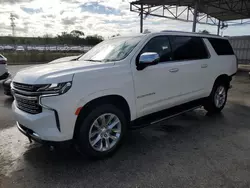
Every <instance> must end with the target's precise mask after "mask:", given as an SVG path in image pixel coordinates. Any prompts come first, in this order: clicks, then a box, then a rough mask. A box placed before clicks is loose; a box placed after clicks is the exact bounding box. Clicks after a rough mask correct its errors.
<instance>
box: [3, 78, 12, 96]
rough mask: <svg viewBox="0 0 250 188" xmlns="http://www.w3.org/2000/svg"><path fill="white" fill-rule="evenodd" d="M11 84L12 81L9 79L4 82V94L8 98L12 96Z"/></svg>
mask: <svg viewBox="0 0 250 188" xmlns="http://www.w3.org/2000/svg"><path fill="white" fill-rule="evenodd" d="M10 83H11V80H9V79H7V80H5V81H3V90H4V94H5V95H8V96H12V93H11V87H10Z"/></svg>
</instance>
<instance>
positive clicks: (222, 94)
mask: <svg viewBox="0 0 250 188" xmlns="http://www.w3.org/2000/svg"><path fill="white" fill-rule="evenodd" d="M225 102H226V89H225V87H224V86H219V87H218V88H217V90H216V92H215V96H214V103H215V106H216V107H217V108H221V107H222V106H223V105H224V103H225Z"/></svg>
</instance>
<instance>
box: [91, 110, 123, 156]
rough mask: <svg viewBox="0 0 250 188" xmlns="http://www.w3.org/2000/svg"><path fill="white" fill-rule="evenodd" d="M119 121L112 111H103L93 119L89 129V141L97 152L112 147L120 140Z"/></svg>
mask: <svg viewBox="0 0 250 188" xmlns="http://www.w3.org/2000/svg"><path fill="white" fill-rule="evenodd" d="M120 135H121V121H120V119H119V118H118V117H117V116H116V115H115V114H112V113H105V114H102V115H100V116H99V117H98V118H96V119H95V121H94V122H93V124H92V125H91V127H90V130H89V143H90V145H91V147H92V148H93V149H94V150H96V151H99V152H103V151H108V150H110V149H112V148H113V147H114V146H115V145H116V144H117V143H118V141H119V140H120Z"/></svg>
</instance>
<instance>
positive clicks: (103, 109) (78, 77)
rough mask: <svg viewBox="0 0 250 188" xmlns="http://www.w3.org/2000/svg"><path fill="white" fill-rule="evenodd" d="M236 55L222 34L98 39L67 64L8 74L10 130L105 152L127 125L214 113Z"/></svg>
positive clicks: (220, 106)
mask: <svg viewBox="0 0 250 188" xmlns="http://www.w3.org/2000/svg"><path fill="white" fill-rule="evenodd" d="M236 71H237V62H236V57H235V55H234V53H233V50H232V47H231V45H230V44H229V42H228V40H227V39H226V38H221V37H218V36H212V35H203V34H195V33H184V32H170V31H169V32H167V31H164V32H160V33H150V34H146V35H137V36H130V37H118V38H112V39H109V40H107V41H104V42H102V43H100V44H98V45H97V46H95V47H94V48H92V49H91V50H90V51H89V52H87V53H86V54H84V55H82V56H80V57H78V58H74V59H71V60H68V61H67V62H61V63H53V64H45V65H40V66H35V67H32V68H27V69H24V70H21V71H20V72H18V73H17V74H16V76H15V77H14V79H13V82H12V85H11V88H12V92H13V93H14V97H15V101H14V102H13V106H12V107H13V111H14V113H15V118H16V120H17V127H18V129H19V130H20V131H21V132H22V133H24V134H25V135H26V136H28V137H29V138H30V139H33V140H36V141H39V142H42V143H49V144H53V143H56V142H62V141H69V140H71V141H74V143H76V144H77V146H78V148H79V150H80V151H81V152H84V153H86V154H87V155H89V156H91V157H97V158H102V157H105V156H107V155H109V154H111V153H113V152H114V151H115V150H116V149H117V148H118V146H119V145H120V143H121V142H122V139H123V138H124V136H125V134H126V130H127V129H128V128H137V127H141V126H143V125H147V124H154V123H157V122H159V121H162V120H165V119H167V118H170V117H173V116H175V115H178V114H180V113H182V112H186V111H188V110H191V109H194V108H197V107H200V106H204V108H205V109H206V110H207V111H209V112H212V113H215V112H220V111H221V110H222V109H223V107H224V105H225V103H226V100H227V91H228V89H229V87H230V81H231V79H232V76H233V75H234V74H235V73H236Z"/></svg>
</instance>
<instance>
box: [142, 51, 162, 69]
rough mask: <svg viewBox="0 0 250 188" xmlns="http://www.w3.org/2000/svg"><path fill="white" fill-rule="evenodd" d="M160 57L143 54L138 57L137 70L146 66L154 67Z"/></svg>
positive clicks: (151, 53) (152, 53) (154, 54)
mask: <svg viewBox="0 0 250 188" xmlns="http://www.w3.org/2000/svg"><path fill="white" fill-rule="evenodd" d="M159 60H160V56H159V54H157V53H155V52H145V53H143V54H141V55H140V58H139V63H138V64H137V70H143V69H145V68H146V67H147V66H151V65H156V64H157V63H159Z"/></svg>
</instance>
